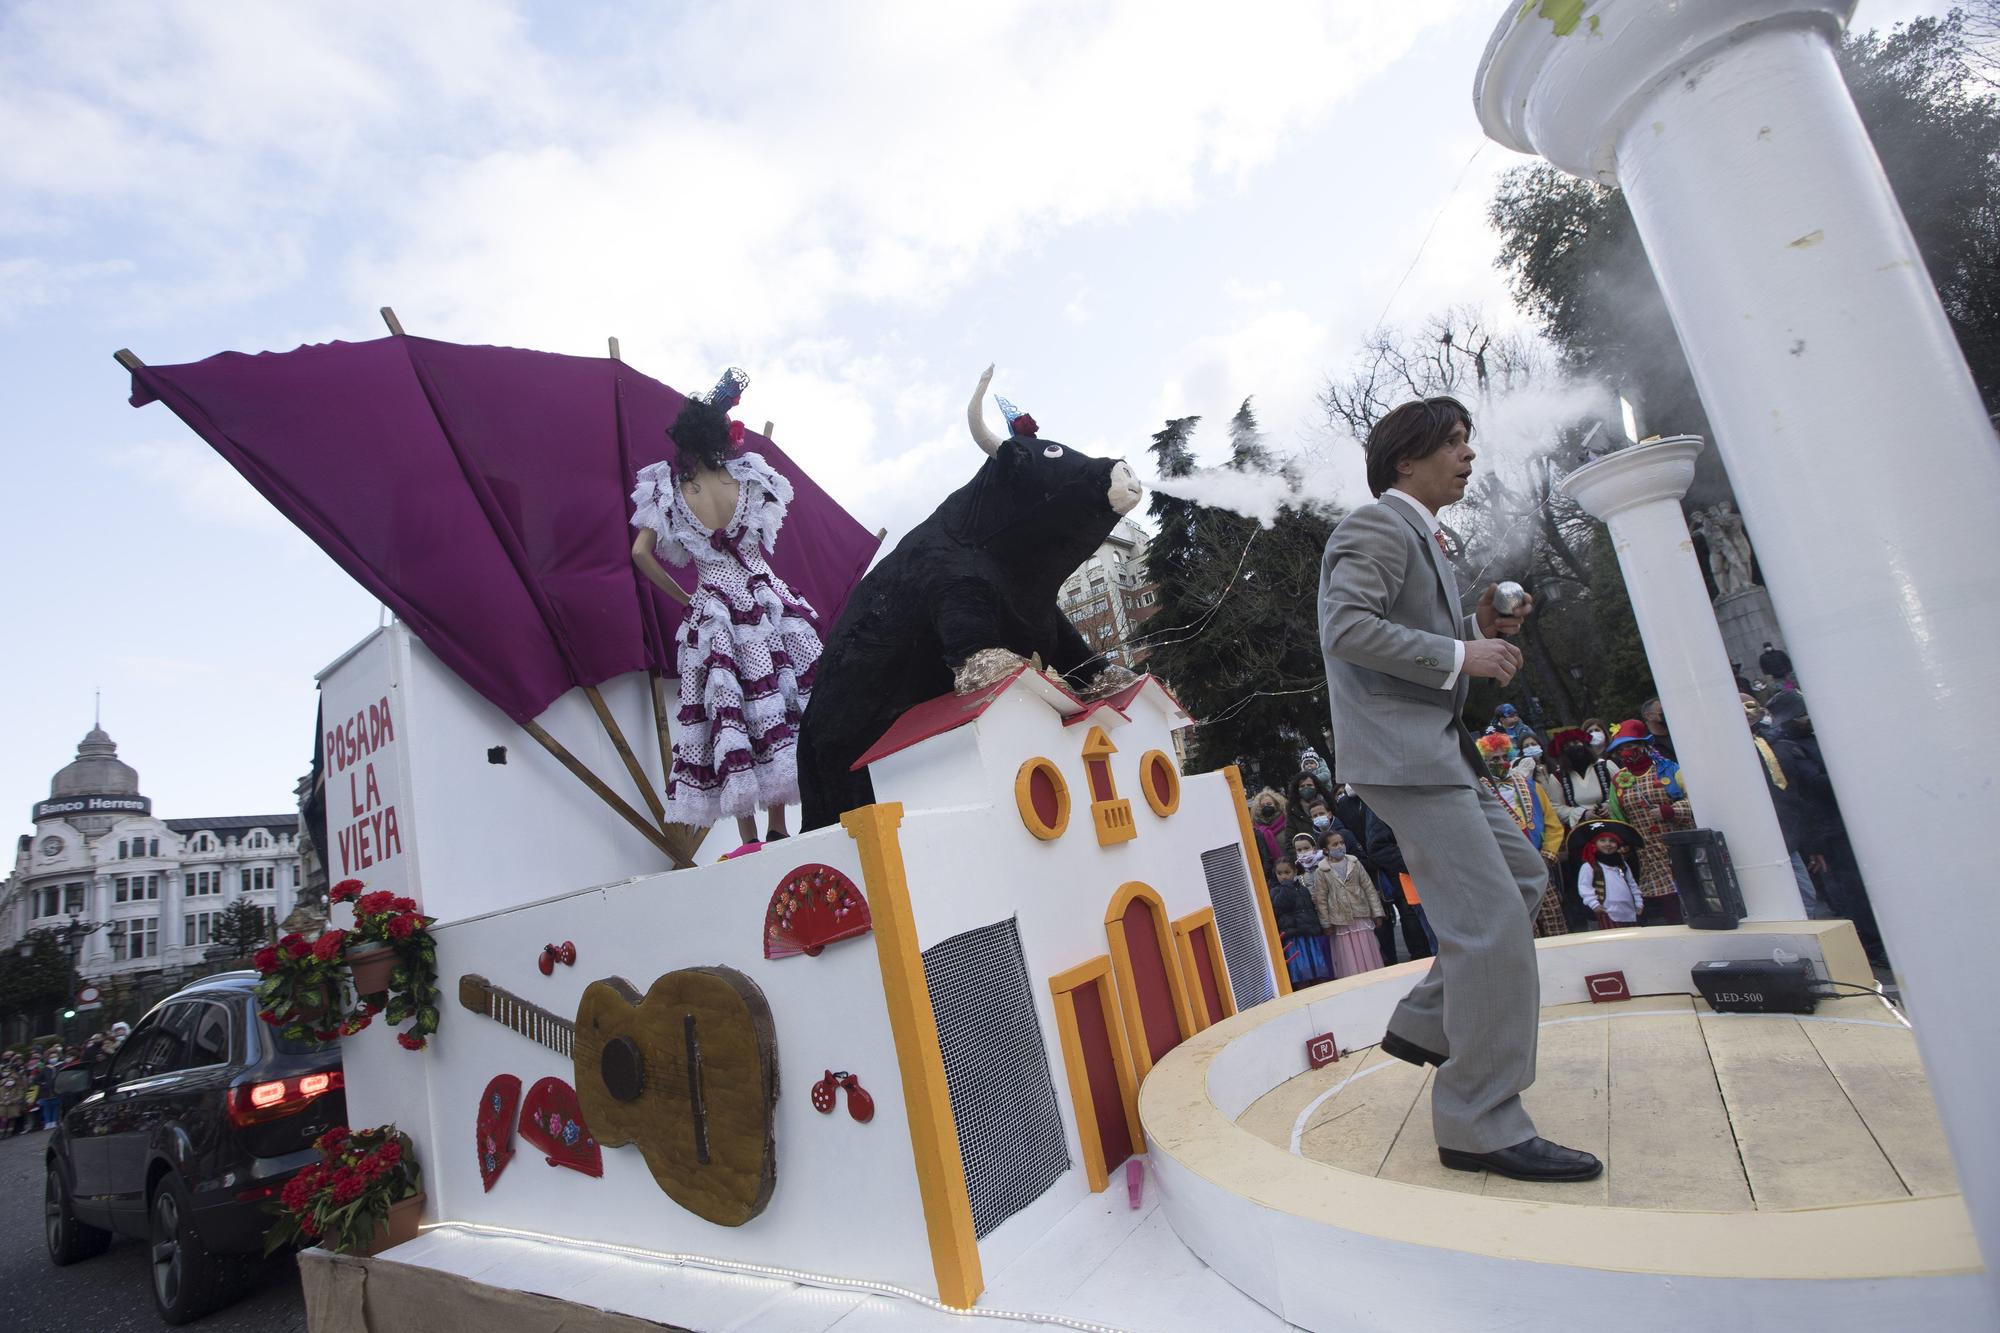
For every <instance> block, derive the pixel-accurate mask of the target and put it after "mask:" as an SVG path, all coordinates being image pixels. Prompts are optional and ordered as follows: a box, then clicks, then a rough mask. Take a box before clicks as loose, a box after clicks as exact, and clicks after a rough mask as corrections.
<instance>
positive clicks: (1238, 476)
mask: <svg viewBox="0 0 2000 1333" xmlns="http://www.w3.org/2000/svg"><path fill="white" fill-rule="evenodd" d="M1152 488H1153V489H1154V490H1156V491H1159V492H1160V493H1161V494H1163V495H1171V496H1173V497H1174V498H1175V499H1177V500H1189V501H1192V502H1193V503H1195V504H1198V505H1204V506H1206V507H1207V508H1210V509H1226V510H1228V511H1229V512H1230V513H1232V514H1238V515H1240V516H1242V517H1244V518H1247V519H1250V520H1251V521H1252V522H1254V523H1256V524H1258V525H1259V526H1260V527H1265V528H1268V527H1270V526H1271V525H1272V524H1274V523H1276V522H1277V521H1278V511H1279V510H1280V509H1282V508H1284V507H1286V506H1288V505H1289V506H1291V507H1293V508H1297V507H1299V506H1300V505H1301V504H1302V503H1303V502H1302V501H1301V499H1300V497H1299V493H1298V490H1297V489H1295V487H1294V486H1293V483H1292V479H1291V478H1289V477H1287V476H1285V475H1284V474H1283V473H1280V472H1238V471H1237V470H1235V469H1234V468H1226V467H1212V468H1196V469H1195V470H1194V471H1192V472H1190V473H1188V474H1187V475H1185V476H1181V477H1156V478H1154V479H1153V482H1152Z"/></svg>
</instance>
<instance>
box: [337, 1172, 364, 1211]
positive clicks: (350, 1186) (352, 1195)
mask: <svg viewBox="0 0 2000 1333" xmlns="http://www.w3.org/2000/svg"><path fill="white" fill-rule="evenodd" d="M366 1188H368V1177H366V1176H364V1175H362V1174H361V1173H360V1172H359V1171H357V1170H355V1169H354V1168H353V1167H351V1166H343V1167H341V1168H340V1170H338V1171H336V1172H334V1173H333V1201H334V1203H335V1204H343V1203H353V1202H354V1201H355V1200H356V1199H358V1198H360V1197H361V1191H362V1190H364V1189H366Z"/></svg>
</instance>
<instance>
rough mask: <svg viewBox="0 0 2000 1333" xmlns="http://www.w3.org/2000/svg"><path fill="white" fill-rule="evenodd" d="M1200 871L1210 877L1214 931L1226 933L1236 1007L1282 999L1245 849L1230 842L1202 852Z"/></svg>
mask: <svg viewBox="0 0 2000 1333" xmlns="http://www.w3.org/2000/svg"><path fill="white" fill-rule="evenodd" d="M1201 873H1202V875H1203V877H1204V878H1206V879H1207V880H1208V901H1209V902H1210V904H1212V905H1213V906H1214V908H1215V933H1216V934H1217V935H1219V936H1221V937H1222V958H1223V961H1224V962H1226V963H1228V964H1229V989H1230V992H1231V993H1232V994H1234V995H1235V996H1236V1011H1237V1012H1238V1013H1241V1012H1243V1011H1244V1010H1245V1009H1248V1008H1249V1007H1250V1006H1252V1005H1255V1004H1262V1003H1264V1001H1266V1000H1275V999H1277V998H1278V991H1277V985H1276V983H1275V982H1273V981H1272V980H1271V955H1270V952H1269V951H1268V948H1267V946H1266V945H1265V942H1264V922H1263V920H1262V919H1261V918H1260V917H1259V916H1258V915H1257V904H1256V902H1255V900H1254V899H1252V898H1251V896H1250V895H1251V894H1252V893H1254V892H1256V890H1255V889H1253V888H1252V887H1251V884H1250V869H1249V866H1248V863H1246V862H1245V861H1244V859H1243V848H1242V847H1241V846H1240V845H1238V844H1236V843H1231V844H1230V845H1229V846H1227V847H1217V848H1216V849H1215V850H1214V851H1209V852H1203V853H1202V854H1201Z"/></svg>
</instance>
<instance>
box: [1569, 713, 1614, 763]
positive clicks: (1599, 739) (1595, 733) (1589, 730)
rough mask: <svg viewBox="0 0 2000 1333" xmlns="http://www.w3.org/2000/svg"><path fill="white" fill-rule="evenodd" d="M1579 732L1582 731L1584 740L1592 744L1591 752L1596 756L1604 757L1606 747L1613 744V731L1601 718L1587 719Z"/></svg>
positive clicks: (1579, 728)
mask: <svg viewBox="0 0 2000 1333" xmlns="http://www.w3.org/2000/svg"><path fill="white" fill-rule="evenodd" d="M1577 730H1579V731H1581V732H1582V733H1583V735H1584V739H1585V740H1587V741H1589V742H1590V751H1591V753H1592V754H1594V755H1602V754H1603V753H1604V747H1605V746H1606V745H1609V744H1610V743H1611V729H1610V728H1609V727H1606V726H1605V725H1604V719H1603V718H1601V717H1587V718H1585V719H1584V720H1583V722H1582V723H1581V724H1580V725H1579V726H1578V727H1577Z"/></svg>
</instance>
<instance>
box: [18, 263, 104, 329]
mask: <svg viewBox="0 0 2000 1333" xmlns="http://www.w3.org/2000/svg"><path fill="white" fill-rule="evenodd" d="M132 267H133V266H132V261H131V260H129V259H100V260H92V261H86V262H83V263H67V264H66V263H59V262H54V261H51V260H47V259H33V258H31V259H0V320H4V319H18V318H19V317H20V316H21V315H23V314H25V313H26V312H27V311H29V310H31V309H34V308H35V307H37V306H50V305H57V304H59V303H61V302H63V301H65V300H67V299H68V298H69V295H70V292H71V291H72V290H73V289H74V288H75V287H77V286H79V285H81V284H83V283H87V282H94V281H97V280H100V279H104V278H114V277H122V276H124V275H126V274H129V273H130V272H131V271H132Z"/></svg>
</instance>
